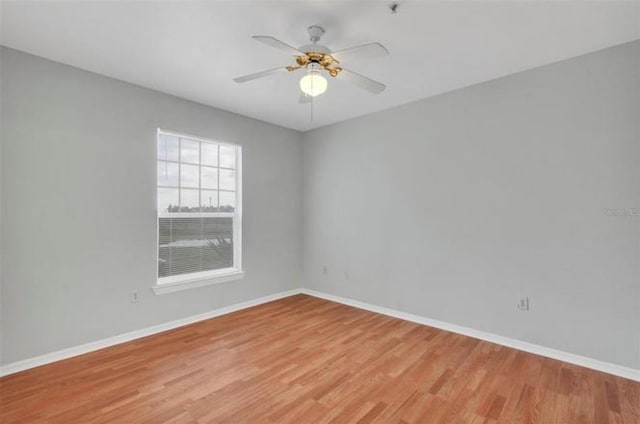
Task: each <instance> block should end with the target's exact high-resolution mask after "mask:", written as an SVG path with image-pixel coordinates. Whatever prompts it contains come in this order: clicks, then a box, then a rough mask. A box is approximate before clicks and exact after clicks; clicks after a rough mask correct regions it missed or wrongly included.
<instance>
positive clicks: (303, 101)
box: [298, 92, 313, 105]
mask: <svg viewBox="0 0 640 424" xmlns="http://www.w3.org/2000/svg"><path fill="white" fill-rule="evenodd" d="M312 101H313V97H311V96H309V95H307V94H304V93H303V92H300V98H298V103H300V104H301V105H304V104H307V103H311V102H312Z"/></svg>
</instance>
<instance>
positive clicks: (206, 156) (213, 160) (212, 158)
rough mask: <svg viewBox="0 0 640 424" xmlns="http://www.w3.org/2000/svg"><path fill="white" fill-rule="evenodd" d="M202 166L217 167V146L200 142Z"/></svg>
mask: <svg viewBox="0 0 640 424" xmlns="http://www.w3.org/2000/svg"><path fill="white" fill-rule="evenodd" d="M202 164H203V165H210V166H218V145H217V144H213V143H206V142H202Z"/></svg>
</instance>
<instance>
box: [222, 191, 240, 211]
mask: <svg viewBox="0 0 640 424" xmlns="http://www.w3.org/2000/svg"><path fill="white" fill-rule="evenodd" d="M219 202H220V211H221V212H233V211H234V210H235V208H236V194H235V193H234V192H233V191H221V192H220V200H219Z"/></svg>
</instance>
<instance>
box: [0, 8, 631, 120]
mask: <svg viewBox="0 0 640 424" xmlns="http://www.w3.org/2000/svg"><path fill="white" fill-rule="evenodd" d="M388 5H389V2H386V1H277V2H267V1H209V2H161V1H158V2H148V1H146V2H132V1H129V2H113V1H107V2H95V1H90V2H89V1H87V2H80V1H58V2H4V3H2V21H1V22H2V29H1V32H0V37H1V43H2V44H4V45H6V46H8V47H12V48H15V49H18V50H22V51H25V52H29V53H33V54H36V55H39V56H43V57H46V58H49V59H52V60H56V61H59V62H63V63H67V64H69V65H73V66H76V67H79V68H83V69H87V70H90V71H94V72H97V73H100V74H104V75H108V76H111V77H114V78H117V79H120V80H124V81H128V82H131V83H134V84H138V85H141V86H144V87H149V88H152V89H156V90H159V91H163V92H166V93H170V94H174V95H176V96H179V97H183V98H186V99H190V100H194V101H197V102H200V103H204V104H207V105H211V106H215V107H218V108H221V109H226V110H229V111H233V112H237V113H240V114H243V115H247V116H251V117H254V118H257V119H261V120H264V121H267V122H272V123H274V124H279V125H282V126H285V127H289V128H293V129H297V130H301V131H304V130H308V129H311V128H316V127H320V126H323V125H327V124H330V123H334V122H338V121H342V120H345V119H349V118H353V117H356V116H360V115H364V114H367V113H371V112H375V111H379V110H382V109H387V108H390V107H393V106H396V105H400V104H403V103H407V102H410V101H414V100H418V99H421V98H424V97H428V96H433V95H435V94H439V93H443V92H446V91H450V90H454V89H457V88H460V87H464V86H468V85H471V84H476V83H479V82H482V81H487V80H490V79H494V78H497V77H500V76H504V75H507V74H511V73H514V72H518V71H522V70H525V69H530V68H533V67H537V66H540V65H544V64H547V63H552V62H556V61H559V60H562V59H566V58H569V57H574V56H577V55H581V54H584V53H587V52H591V51H595V50H599V49H602V48H606V47H609V46H613V45H616V44H621V43H624V42H627V41H631V40H634V39H638V38H640V10H639V9H640V2H634V1H631V2H629V1H626V2H617V1H600V2H586V1H557V2H552V1H548V2H547V1H528V2H522V1H519V2H510V1H498V2H489V1H470V2H461V1H456V2H451V1H449V2H445V1H402V2H400V7H399V10H398V13H397V14H394V15H392V14H391V13H390V11H389V9H388ZM312 24H319V25H322V26H324V27H325V29H326V31H327V32H326V34H325V37H324V38H323V40H322V41H323V44H326V45H327V46H328V47H329V48H331V49H333V50H337V49H342V48H345V47H350V46H354V45H358V44H362V43H366V42H370V41H379V42H381V43H382V44H384V45H385V46H386V47H387V48H388V49H389V51H390V55H389V56H387V57H384V58H381V59H368V60H358V61H352V62H350V63H346V64H343V65H345V67H346V68H349V69H351V70H353V71H356V72H359V73H362V74H365V75H367V76H370V77H372V78H374V79H377V80H379V81H381V82H384V83H385V84H387V86H388V87H387V90H386V91H385V92H383V93H382V94H380V95H377V96H376V95H372V94H369V93H368V92H364V91H361V90H360V89H358V88H357V87H352V86H350V85H348V84H347V83H345V82H343V81H335V80H330V81H329V84H330V85H329V89H328V91H327V93H326V94H324V95H322V96H320V97H319V98H317V100H316V102H315V105H314V111H313V120H311V113H310V112H311V110H310V105H300V104H298V80H299V78H300V77H301V76H302V75H301V74H296V75H292V74H286V73H283V74H280V75H276V76H274V77H271V78H268V79H262V80H256V81H252V82H248V83H245V84H243V85H240V84H236V83H234V82H233V81H232V79H233V78H234V77H237V76H240V75H244V74H248V73H252V72H257V71H261V70H265V69H270V68H274V67H277V66H280V65H287V64H290V63H291V60H290V59H291V57H289V56H288V55H287V54H286V53H282V52H280V51H278V50H275V49H273V48H270V47H268V46H266V45H263V44H261V43H258V42H256V41H254V40H252V39H251V38H250V36H251V35H271V36H274V37H276V38H279V39H281V40H283V41H285V42H287V43H289V44H292V45H294V46H296V47H299V46H301V45H304V44H308V39H307V33H306V27H307V26H309V25H312Z"/></svg>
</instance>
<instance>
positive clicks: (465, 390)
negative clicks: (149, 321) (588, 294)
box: [0, 295, 640, 424]
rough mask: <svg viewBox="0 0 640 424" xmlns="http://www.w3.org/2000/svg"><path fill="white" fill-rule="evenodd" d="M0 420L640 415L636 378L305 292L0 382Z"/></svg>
mask: <svg viewBox="0 0 640 424" xmlns="http://www.w3.org/2000/svg"><path fill="white" fill-rule="evenodd" d="M0 422H2V423H3V424H18V423H65V424H73V423H82V424H103V423H208V422H233V423H244V422H246V423H274V422H278V423H281V422H290V423H299V422H313V423H316V422H318V423H319V422H327V423H328V422H336V423H351V422H353V423H357V422H361V423H365V422H366V423H399V422H404V423H465V424H468V423H475V422H478V423H564V422H567V423H597V424H601V423H621V424H625V423H626V424H638V423H640V383H637V382H633V381H630V380H625V379H623V378H618V377H615V376H611V375H607V374H603V373H600V372H597V371H593V370H589V369H586V368H581V367H578V366H575V365H571V364H565V363H563V362H560V361H555V360H552V359H548V358H543V357H539V356H536V355H532V354H529V353H525V352H520V351H517V350H514V349H510V348H507V347H504V346H498V345H495V344H492V343H488V342H483V341H480V340H477V339H473V338H469V337H465V336H461V335H459V334H453V333H449V332H446V331H442V330H438V329H435V328H430V327H426V326H422V325H419V324H415V323H411V322H408V321H402V320H399V319H396V318H391V317H387V316H384V315H380V314H375V313H372V312H368V311H363V310H359V309H356V308H351V307H348V306H345V305H341V304H337V303H333V302H329V301H326V300H322V299H317V298H314V297H310V296H305V295H297V296H291V297H289V298H286V299H280V300H277V301H274V302H271V303H268V304H264V305H260V306H256V307H254V308H250V309H246V310H243V311H238V312H235V313H232V314H228V315H225V316H221V317H218V318H214V319H210V320H207V321H202V322H199V323H196V324H192V325H189V326H185V327H181V328H178V329H174V330H171V331H167V332H165V333H162V334H157V335H153V336H149V337H145V338H143V339H139V340H134V341H132V342H129V343H124V344H121V345H118V346H113V347H110V348H106V349H103V350H100V351H97V352H93V353H89V354H86V355H82V356H79V357H76V358H71V359H67V360H64V361H60V362H57V363H54V364H50V365H46V366H43V367H39V368H35V369H32V370H28V371H24V372H21V373H18V374H14V375H10V376H7V377H4V378H1V379H0Z"/></svg>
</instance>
